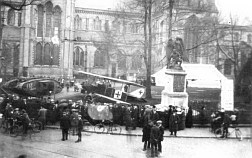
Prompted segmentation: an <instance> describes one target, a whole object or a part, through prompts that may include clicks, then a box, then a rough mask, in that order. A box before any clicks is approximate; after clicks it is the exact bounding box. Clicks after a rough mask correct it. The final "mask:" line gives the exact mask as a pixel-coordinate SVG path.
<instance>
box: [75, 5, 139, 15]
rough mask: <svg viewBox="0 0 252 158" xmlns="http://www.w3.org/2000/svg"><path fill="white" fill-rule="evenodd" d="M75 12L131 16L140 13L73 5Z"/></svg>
mask: <svg viewBox="0 0 252 158" xmlns="http://www.w3.org/2000/svg"><path fill="white" fill-rule="evenodd" d="M75 13H83V14H95V15H97V14H98V15H107V16H131V17H138V16H140V15H141V14H139V13H132V12H123V11H115V10H102V9H91V8H80V7H75Z"/></svg>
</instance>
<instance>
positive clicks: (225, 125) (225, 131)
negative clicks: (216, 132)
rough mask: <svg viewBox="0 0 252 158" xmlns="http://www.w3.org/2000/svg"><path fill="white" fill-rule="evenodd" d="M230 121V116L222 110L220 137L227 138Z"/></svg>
mask: <svg viewBox="0 0 252 158" xmlns="http://www.w3.org/2000/svg"><path fill="white" fill-rule="evenodd" d="M230 122H231V119H230V116H229V115H228V114H227V113H225V112H224V117H223V123H222V125H223V134H222V136H221V138H224V137H225V138H227V135H228V128H229V126H230Z"/></svg>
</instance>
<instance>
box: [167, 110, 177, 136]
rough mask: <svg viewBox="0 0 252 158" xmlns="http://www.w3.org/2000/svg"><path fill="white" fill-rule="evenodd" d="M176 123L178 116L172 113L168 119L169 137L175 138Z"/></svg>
mask: <svg viewBox="0 0 252 158" xmlns="http://www.w3.org/2000/svg"><path fill="white" fill-rule="evenodd" d="M178 122H179V116H178V115H177V111H176V110H175V111H173V113H172V115H171V116H170V119H169V130H170V132H171V135H173V132H174V135H175V137H177V131H178Z"/></svg>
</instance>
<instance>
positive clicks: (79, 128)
mask: <svg viewBox="0 0 252 158" xmlns="http://www.w3.org/2000/svg"><path fill="white" fill-rule="evenodd" d="M82 130H83V121H82V119H81V115H78V125H77V135H78V140H77V141H75V143H78V142H81V131H82Z"/></svg>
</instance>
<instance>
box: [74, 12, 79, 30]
mask: <svg viewBox="0 0 252 158" xmlns="http://www.w3.org/2000/svg"><path fill="white" fill-rule="evenodd" d="M74 28H75V29H77V30H78V29H80V17H79V15H77V16H76V17H75V18H74Z"/></svg>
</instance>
